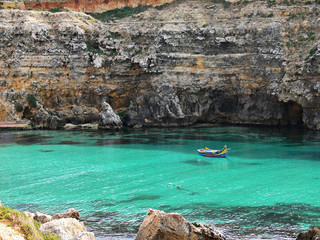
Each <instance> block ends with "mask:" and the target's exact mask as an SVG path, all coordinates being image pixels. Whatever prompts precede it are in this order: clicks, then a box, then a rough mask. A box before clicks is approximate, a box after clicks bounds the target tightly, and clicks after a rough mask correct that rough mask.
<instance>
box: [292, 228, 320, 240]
mask: <svg viewBox="0 0 320 240" xmlns="http://www.w3.org/2000/svg"><path fill="white" fill-rule="evenodd" d="M319 239H320V229H319V228H318V227H317V226H313V227H312V228H311V229H310V230H309V231H308V232H304V233H300V234H299V235H298V237H297V240H319Z"/></svg>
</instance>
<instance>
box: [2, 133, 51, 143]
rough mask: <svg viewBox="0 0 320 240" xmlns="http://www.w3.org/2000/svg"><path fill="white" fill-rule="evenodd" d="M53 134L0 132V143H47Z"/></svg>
mask: <svg viewBox="0 0 320 240" xmlns="http://www.w3.org/2000/svg"><path fill="white" fill-rule="evenodd" d="M51 138H53V137H51V136H44V135H41V134H23V133H16V134H10V133H4V134H0V144H8V143H9V144H10V143H15V144H18V145H32V144H46V143H48V139H51Z"/></svg>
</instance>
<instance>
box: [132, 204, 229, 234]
mask: <svg viewBox="0 0 320 240" xmlns="http://www.w3.org/2000/svg"><path fill="white" fill-rule="evenodd" d="M161 239H175V240H184V239H192V240H210V239H212V240H225V236H223V234H221V233H219V232H217V231H214V230H213V228H211V227H205V226H203V225H202V224H192V223H190V222H187V221H186V220H185V219H184V218H183V217H182V216H181V215H180V214H178V213H165V212H163V211H159V210H153V209H149V211H148V213H147V216H146V217H145V219H144V221H143V223H142V224H141V226H140V229H139V232H138V234H137V237H136V240H161Z"/></svg>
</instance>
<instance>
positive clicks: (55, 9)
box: [48, 6, 63, 13]
mask: <svg viewBox="0 0 320 240" xmlns="http://www.w3.org/2000/svg"><path fill="white" fill-rule="evenodd" d="M62 10H63V8H62V7H61V6H60V7H56V8H51V9H49V10H48V11H49V12H51V13H56V12H62Z"/></svg>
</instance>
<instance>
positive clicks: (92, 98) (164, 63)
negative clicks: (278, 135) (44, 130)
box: [0, 1, 320, 130]
mask: <svg viewBox="0 0 320 240" xmlns="http://www.w3.org/2000/svg"><path fill="white" fill-rule="evenodd" d="M319 10H320V6H319V5H318V4H311V5H304V4H296V5H292V6H282V5H275V6H272V7H270V6H268V3H267V2H254V3H252V4H244V5H236V4H235V5H231V6H230V7H229V8H224V7H223V6H222V5H221V4H214V5H208V4H207V3H203V2H194V1H192V2H191V3H189V2H183V3H180V4H172V5H171V6H168V7H166V8H164V9H163V10H157V9H155V8H150V9H148V10H147V11H145V12H143V13H139V15H138V16H133V17H128V18H125V19H123V20H117V21H116V24H109V23H108V24H103V23H101V22H99V21H97V20H95V19H93V18H91V17H89V16H87V15H85V14H83V13H74V12H63V13H58V14H52V13H49V12H35V11H11V10H2V11H0V46H2V47H1V52H0V85H1V88H0V89H1V91H0V107H1V108H0V121H1V120H7V121H10V120H16V119H22V118H27V119H30V120H31V122H33V123H34V126H47V127H48V128H61V127H63V126H64V125H65V124H67V123H72V124H77V125H78V124H87V123H100V125H104V124H105V123H107V122H108V121H107V119H108V118H105V116H107V111H106V110H105V109H106V108H105V107H104V106H103V104H102V103H104V102H105V103H107V104H109V105H110V107H111V108H112V109H113V111H114V112H115V113H116V114H118V115H120V116H121V121H122V122H123V124H124V125H127V126H186V125H192V124H195V123H235V124H257V125H298V126H307V127H309V128H312V129H318V130H320V110H319V109H320V108H319V106H320V85H319V82H320V70H319V69H320V67H319V66H320V40H319V36H320V24H319V17H318V16H317V15H316V13H318V12H319ZM30 94H32V95H34V97H35V99H36V101H37V104H38V105H37V107H35V108H32V107H31V105H30V104H32V103H30V102H28V100H27V97H28V96H30ZM111 119H112V118H111ZM116 122H117V123H119V124H120V122H119V121H118V119H116V118H114V120H113V121H112V124H113V123H116ZM117 126H118V125H117Z"/></svg>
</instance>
